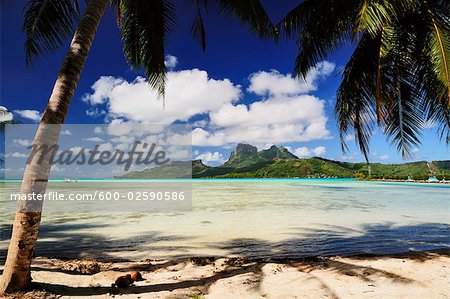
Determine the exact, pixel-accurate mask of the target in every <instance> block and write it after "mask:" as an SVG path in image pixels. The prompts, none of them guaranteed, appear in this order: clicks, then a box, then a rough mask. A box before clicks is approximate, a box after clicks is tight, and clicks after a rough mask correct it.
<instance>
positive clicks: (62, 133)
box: [61, 130, 72, 135]
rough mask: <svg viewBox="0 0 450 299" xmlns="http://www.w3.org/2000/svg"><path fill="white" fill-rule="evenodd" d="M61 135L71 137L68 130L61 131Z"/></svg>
mask: <svg viewBox="0 0 450 299" xmlns="http://www.w3.org/2000/svg"><path fill="white" fill-rule="evenodd" d="M61 135H72V132H70V131H69V130H62V131H61Z"/></svg>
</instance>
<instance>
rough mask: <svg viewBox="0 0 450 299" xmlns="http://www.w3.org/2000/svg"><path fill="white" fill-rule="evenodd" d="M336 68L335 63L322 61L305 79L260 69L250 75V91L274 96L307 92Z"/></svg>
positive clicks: (315, 88)
mask: <svg viewBox="0 0 450 299" xmlns="http://www.w3.org/2000/svg"><path fill="white" fill-rule="evenodd" d="M334 68H335V64H334V63H332V62H328V61H322V62H320V63H318V64H317V66H316V67H315V68H313V69H312V70H311V71H310V72H309V73H308V74H307V76H306V78H305V80H303V79H301V78H294V77H292V75H291V74H286V75H283V74H280V72H278V71H277V70H272V71H270V72H264V71H259V72H257V73H254V74H252V75H250V77H249V80H250V86H249V87H248V91H250V92H253V93H256V94H258V95H272V96H274V95H283V94H284V95H294V94H305V93H308V92H311V91H314V90H317V83H318V81H319V80H320V79H322V78H324V77H325V76H329V75H330V74H331V73H332V72H333V71H334Z"/></svg>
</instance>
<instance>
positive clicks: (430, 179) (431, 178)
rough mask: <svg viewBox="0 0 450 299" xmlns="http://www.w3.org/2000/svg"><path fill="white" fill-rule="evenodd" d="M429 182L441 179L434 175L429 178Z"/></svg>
mask: <svg viewBox="0 0 450 299" xmlns="http://www.w3.org/2000/svg"><path fill="white" fill-rule="evenodd" d="M427 182H439V180H438V179H437V178H436V176H434V175H433V176H430V177H429V178H428V180H427Z"/></svg>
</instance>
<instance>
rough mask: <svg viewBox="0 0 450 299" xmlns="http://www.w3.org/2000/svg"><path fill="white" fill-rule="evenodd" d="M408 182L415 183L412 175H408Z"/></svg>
mask: <svg viewBox="0 0 450 299" xmlns="http://www.w3.org/2000/svg"><path fill="white" fill-rule="evenodd" d="M406 181H407V182H414V180H413V178H412V177H411V176H410V175H408V179H407V180H406Z"/></svg>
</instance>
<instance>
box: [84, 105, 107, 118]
mask: <svg viewBox="0 0 450 299" xmlns="http://www.w3.org/2000/svg"><path fill="white" fill-rule="evenodd" d="M86 115H87V116H90V117H94V118H95V117H99V116H102V115H106V111H105V110H103V109H98V108H97V107H95V108H89V109H87V110H86Z"/></svg>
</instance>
